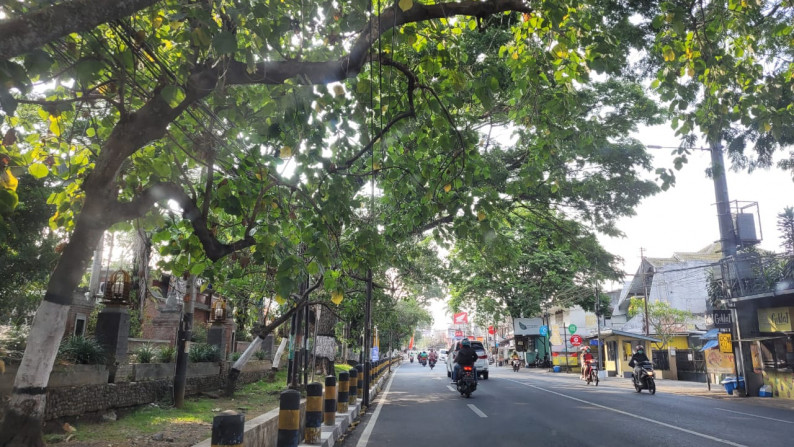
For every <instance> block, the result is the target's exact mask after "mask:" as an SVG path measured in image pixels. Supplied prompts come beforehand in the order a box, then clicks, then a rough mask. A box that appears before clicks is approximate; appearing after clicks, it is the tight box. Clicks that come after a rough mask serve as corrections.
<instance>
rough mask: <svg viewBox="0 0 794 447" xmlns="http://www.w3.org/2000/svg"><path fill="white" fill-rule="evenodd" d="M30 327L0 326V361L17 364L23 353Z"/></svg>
mask: <svg viewBox="0 0 794 447" xmlns="http://www.w3.org/2000/svg"><path fill="white" fill-rule="evenodd" d="M29 331H30V326H0V359H4V360H7V361H9V362H14V363H16V362H19V361H20V360H21V359H22V355H23V354H24V353H25V345H26V342H27V338H28V332H29Z"/></svg>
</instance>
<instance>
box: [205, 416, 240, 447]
mask: <svg viewBox="0 0 794 447" xmlns="http://www.w3.org/2000/svg"><path fill="white" fill-rule="evenodd" d="M244 434H245V415H244V414H239V413H237V412H236V411H232V410H226V411H224V412H223V413H221V414H219V415H217V416H215V417H214V418H212V447H221V446H223V447H241V446H242V445H243V435H244Z"/></svg>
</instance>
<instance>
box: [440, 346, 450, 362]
mask: <svg viewBox="0 0 794 447" xmlns="http://www.w3.org/2000/svg"><path fill="white" fill-rule="evenodd" d="M447 354H449V350H447V349H439V350H438V361H439V362H444V363H446V362H447Z"/></svg>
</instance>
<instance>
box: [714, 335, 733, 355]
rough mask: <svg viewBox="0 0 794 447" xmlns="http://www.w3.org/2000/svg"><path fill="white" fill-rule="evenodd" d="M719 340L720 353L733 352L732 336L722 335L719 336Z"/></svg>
mask: <svg viewBox="0 0 794 447" xmlns="http://www.w3.org/2000/svg"><path fill="white" fill-rule="evenodd" d="M717 339H718V340H719V343H720V352H725V353H731V352H733V345H732V344H731V334H728V333H722V334H717Z"/></svg>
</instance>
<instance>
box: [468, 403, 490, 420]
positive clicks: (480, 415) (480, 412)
mask: <svg viewBox="0 0 794 447" xmlns="http://www.w3.org/2000/svg"><path fill="white" fill-rule="evenodd" d="M469 408H471V411H473V412H474V414H476V415H477V416H479V417H481V418H487V417H488V415H487V414H485V413H483V412H482V411H481V410H480V409H479V408H477V406H476V405H474V404H469Z"/></svg>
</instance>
